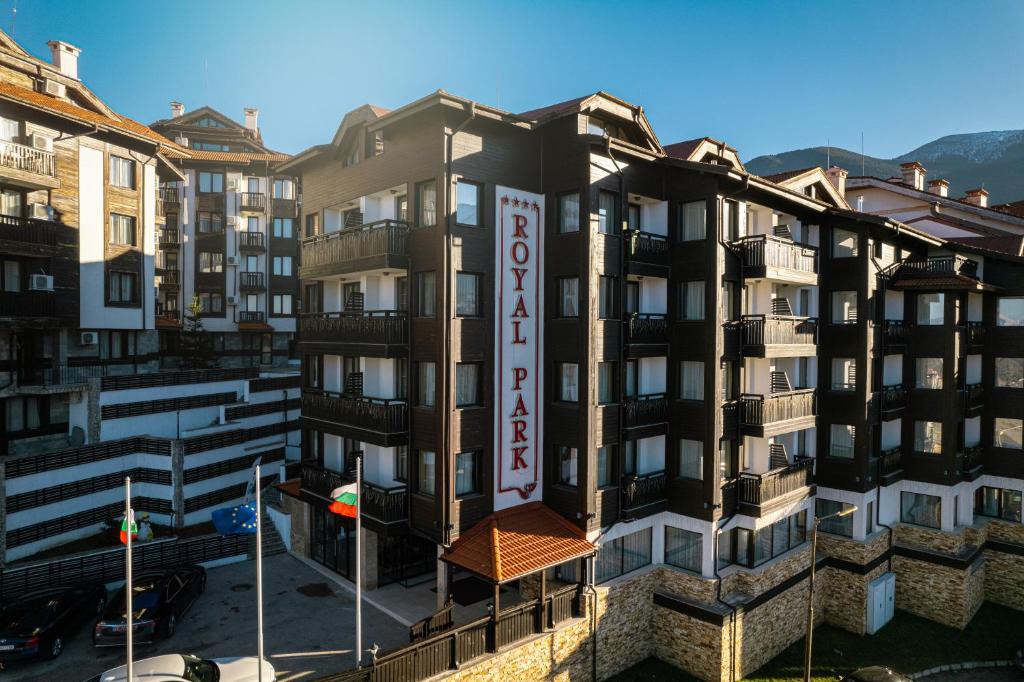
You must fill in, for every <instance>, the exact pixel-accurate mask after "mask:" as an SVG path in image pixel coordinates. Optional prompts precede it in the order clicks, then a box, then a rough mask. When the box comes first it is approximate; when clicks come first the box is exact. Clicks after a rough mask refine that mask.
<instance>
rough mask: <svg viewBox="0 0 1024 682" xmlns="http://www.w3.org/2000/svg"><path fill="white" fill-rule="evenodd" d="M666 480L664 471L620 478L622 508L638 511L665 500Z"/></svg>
mask: <svg viewBox="0 0 1024 682" xmlns="http://www.w3.org/2000/svg"><path fill="white" fill-rule="evenodd" d="M666 482H667V479H666V477H665V472H664V471H656V472H654V473H650V474H643V475H640V476H634V475H629V476H623V477H622V486H621V488H620V490H622V508H623V510H626V509H639V508H640V507H646V506H647V505H650V504H656V503H658V502H662V501H664V500H665V499H666V497H665V496H666V489H667V484H666Z"/></svg>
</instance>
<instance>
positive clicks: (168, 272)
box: [155, 268, 181, 291]
mask: <svg viewBox="0 0 1024 682" xmlns="http://www.w3.org/2000/svg"><path fill="white" fill-rule="evenodd" d="M155 274H156V276H157V277H159V278H160V288H161V289H165V290H169V291H177V290H178V288H179V287H180V286H181V272H180V271H178V270H173V269H169V268H157V269H156V273H155Z"/></svg>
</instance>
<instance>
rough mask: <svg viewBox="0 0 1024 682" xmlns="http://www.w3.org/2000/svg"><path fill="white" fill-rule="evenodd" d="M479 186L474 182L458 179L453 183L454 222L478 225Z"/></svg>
mask: <svg viewBox="0 0 1024 682" xmlns="http://www.w3.org/2000/svg"><path fill="white" fill-rule="evenodd" d="M481 193H482V192H481V187H480V185H478V184H476V183H475V182H464V181H462V180H460V181H459V182H457V183H455V204H456V205H455V222H457V223H459V224H460V225H474V226H479V225H480V204H481V203H482V202H481V201H480V195H481Z"/></svg>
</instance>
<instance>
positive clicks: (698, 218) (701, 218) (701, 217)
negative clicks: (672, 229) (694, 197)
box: [679, 201, 707, 242]
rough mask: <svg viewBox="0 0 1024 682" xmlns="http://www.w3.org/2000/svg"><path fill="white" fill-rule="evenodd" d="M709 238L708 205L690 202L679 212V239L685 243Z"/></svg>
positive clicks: (700, 202)
mask: <svg viewBox="0 0 1024 682" xmlns="http://www.w3.org/2000/svg"><path fill="white" fill-rule="evenodd" d="M706 236H707V205H706V202H703V201H689V202H687V203H685V204H683V205H682V207H681V208H680V210H679V239H680V241H684V242H691V241H696V240H698V239H704V238H705V237H706Z"/></svg>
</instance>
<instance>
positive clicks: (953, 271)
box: [895, 256, 978, 278]
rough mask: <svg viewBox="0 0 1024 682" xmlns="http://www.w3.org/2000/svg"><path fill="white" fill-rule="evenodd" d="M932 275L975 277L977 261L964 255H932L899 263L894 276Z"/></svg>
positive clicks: (976, 274)
mask: <svg viewBox="0 0 1024 682" xmlns="http://www.w3.org/2000/svg"><path fill="white" fill-rule="evenodd" d="M932 275H963V276H965V277H973V278H977V276H978V261H976V260H972V259H970V258H965V257H964V256H933V257H931V258H917V259H913V260H905V261H902V262H901V263H899V267H898V268H897V269H896V273H895V277H897V278H905V277H928V276H932Z"/></svg>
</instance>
